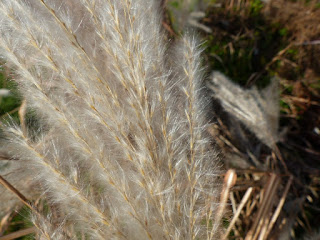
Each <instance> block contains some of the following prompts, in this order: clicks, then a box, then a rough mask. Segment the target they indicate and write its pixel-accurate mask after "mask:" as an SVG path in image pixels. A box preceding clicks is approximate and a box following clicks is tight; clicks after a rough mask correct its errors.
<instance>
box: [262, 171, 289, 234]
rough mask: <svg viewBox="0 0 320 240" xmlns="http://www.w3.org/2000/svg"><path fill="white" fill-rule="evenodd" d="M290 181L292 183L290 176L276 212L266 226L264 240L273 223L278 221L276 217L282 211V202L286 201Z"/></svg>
mask: <svg viewBox="0 0 320 240" xmlns="http://www.w3.org/2000/svg"><path fill="white" fill-rule="evenodd" d="M292 181H293V176H290V178H289V181H288V182H287V184H286V187H285V189H284V192H283V194H282V196H281V199H280V201H279V204H278V206H277V208H276V210H275V212H274V214H273V216H272V218H271V220H270V223H269V226H268V229H267V232H266V234H265V237H264V239H267V237H268V235H269V233H270V232H271V230H272V228H273V225H274V224H275V222H276V221H277V219H278V216H279V214H280V212H281V210H282V207H283V204H284V202H285V200H286V197H287V194H288V192H289V189H290V187H291V184H292Z"/></svg>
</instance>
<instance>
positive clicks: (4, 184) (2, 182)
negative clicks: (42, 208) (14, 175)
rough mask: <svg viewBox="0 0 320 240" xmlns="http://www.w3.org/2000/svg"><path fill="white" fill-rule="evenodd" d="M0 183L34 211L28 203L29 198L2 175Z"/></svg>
mask: <svg viewBox="0 0 320 240" xmlns="http://www.w3.org/2000/svg"><path fill="white" fill-rule="evenodd" d="M0 184H2V185H3V186H4V187H5V188H7V189H8V190H9V191H11V192H12V193H14V194H15V195H16V196H17V197H18V198H19V199H20V200H21V201H22V202H23V203H24V204H25V205H26V206H27V207H28V208H30V209H31V210H33V211H35V212H36V210H35V209H34V208H33V207H32V205H31V204H30V202H29V200H28V199H27V198H26V197H25V196H24V195H23V194H22V193H21V192H20V191H18V190H17V189H16V188H15V187H14V186H12V185H11V184H10V183H9V182H8V181H7V180H5V179H4V178H3V177H2V176H0Z"/></svg>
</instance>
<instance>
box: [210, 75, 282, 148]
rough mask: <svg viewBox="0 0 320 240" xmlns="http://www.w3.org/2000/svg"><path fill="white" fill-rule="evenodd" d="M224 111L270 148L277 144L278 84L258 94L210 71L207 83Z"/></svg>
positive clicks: (273, 82)
mask: <svg viewBox="0 0 320 240" xmlns="http://www.w3.org/2000/svg"><path fill="white" fill-rule="evenodd" d="M208 86H209V88H210V89H211V90H212V91H213V93H214V94H213V97H215V98H217V99H218V100H219V101H220V102H221V104H222V106H223V108H224V109H225V110H226V111H227V112H228V113H229V114H231V115H232V116H234V117H235V118H237V119H238V120H239V121H241V122H242V123H243V124H244V125H245V126H246V127H247V128H248V129H249V130H251V131H252V132H253V133H254V134H255V135H256V136H257V138H258V139H260V140H261V141H262V142H263V143H264V144H266V145H267V146H269V147H270V148H272V149H273V148H274V144H275V143H276V142H277V141H278V138H279V135H278V128H279V93H278V81H277V80H276V79H273V80H272V82H271V84H270V85H269V86H268V87H266V88H265V89H263V90H262V91H258V89H257V88H256V87H252V88H251V89H246V90H245V89H242V88H241V87H240V86H237V85H236V84H234V83H232V82H231V81H230V80H229V79H228V78H227V77H226V76H224V75H223V74H222V73H220V72H213V74H212V78H211V81H210V82H209V84H208Z"/></svg>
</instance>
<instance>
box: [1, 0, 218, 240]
mask: <svg viewBox="0 0 320 240" xmlns="http://www.w3.org/2000/svg"><path fill="white" fill-rule="evenodd" d="M158 11H159V6H158V4H157V1H155V0H154V1H147V0H134V1H130V0H97V1H87V0H81V1H76V0H70V1H63V0H55V1H53V0H46V1H45V0H28V1H23V0H19V1H16V0H3V1H1V3H0V26H1V27H0V34H1V37H0V55H1V56H3V58H4V60H5V61H6V62H7V63H9V64H11V65H13V66H14V68H15V73H16V78H15V80H16V81H17V83H18V84H19V87H20V89H21V93H22V94H23V96H24V98H25V99H26V100H27V105H28V107H29V108H31V109H34V110H35V111H36V112H37V115H38V117H39V118H40V119H41V122H42V123H41V124H42V125H41V131H38V133H37V134H34V133H32V132H31V131H29V132H28V133H25V132H24V131H22V130H21V129H19V128H18V127H10V126H8V127H7V129H6V130H5V131H6V134H7V139H9V140H8V141H6V142H5V148H7V149H12V151H10V152H9V153H8V154H10V156H12V157H14V158H17V159H19V161H20V162H21V165H23V166H24V169H25V171H28V172H29V173H30V174H32V176H34V182H36V183H38V185H39V187H41V189H42V191H43V196H44V197H43V198H44V199H45V200H46V201H47V203H48V204H49V205H50V206H55V209H56V211H58V214H55V215H57V216H58V217H57V218H58V222H59V221H60V222H63V227H58V228H57V229H55V228H54V227H52V226H54V225H53V224H51V223H50V221H42V220H41V216H40V220H39V216H37V217H36V219H37V220H36V221H35V223H37V222H39V221H40V222H41V224H35V225H36V226H37V227H38V228H39V236H41V239H42V238H47V239H62V237H61V236H65V237H66V238H69V237H70V238H77V237H76V236H75V235H77V236H78V235H81V234H83V235H84V236H85V237H89V238H90V239H214V238H216V236H217V235H216V234H217V233H218V232H219V221H215V219H214V217H215V213H216V211H217V206H218V201H219V184H218V180H217V174H218V170H217V169H218V168H217V156H216V153H215V151H214V150H212V146H211V141H210V139H209V138H208V136H207V134H206V127H207V125H206V119H205V117H206V116H205V105H206V104H207V101H206V100H205V99H204V98H203V90H204V88H203V83H202V74H201V69H200V66H199V63H200V60H199V54H200V51H199V50H198V46H197V42H196V41H195V40H194V39H193V38H188V37H184V38H183V39H182V40H181V41H180V42H179V43H177V44H176V46H174V47H172V48H169V47H168V46H166V43H165V41H164V34H163V33H162V31H161V17H160V16H159V14H158V13H157V12H158ZM170 53H171V54H170ZM4 150H5V149H4ZM4 150H3V151H4ZM52 216H54V214H53V215H52ZM42 218H43V219H45V218H46V216H42ZM56 221H57V219H56V220H55V222H56ZM61 226H62V225H61ZM70 233H71V234H70Z"/></svg>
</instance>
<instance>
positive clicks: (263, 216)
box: [245, 174, 280, 240]
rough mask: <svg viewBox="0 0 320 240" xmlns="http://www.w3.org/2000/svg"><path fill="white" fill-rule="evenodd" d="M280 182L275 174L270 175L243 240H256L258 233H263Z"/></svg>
mask: <svg viewBox="0 0 320 240" xmlns="http://www.w3.org/2000/svg"><path fill="white" fill-rule="evenodd" d="M279 183H280V181H279V178H278V177H277V175H276V174H271V176H270V177H269V180H268V182H267V184H266V185H265V188H264V192H263V198H262V202H261V205H260V206H259V210H258V213H257V215H256V216H255V220H254V222H253V224H252V227H251V229H250V231H249V232H248V234H247V235H246V238H245V240H256V239H257V238H258V237H259V235H260V233H261V232H263V231H264V228H265V223H266V221H268V220H267V219H268V215H269V211H270V208H271V206H272V201H273V198H274V197H275V195H276V190H277V188H278V185H279Z"/></svg>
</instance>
